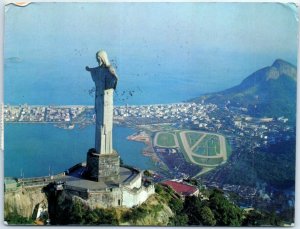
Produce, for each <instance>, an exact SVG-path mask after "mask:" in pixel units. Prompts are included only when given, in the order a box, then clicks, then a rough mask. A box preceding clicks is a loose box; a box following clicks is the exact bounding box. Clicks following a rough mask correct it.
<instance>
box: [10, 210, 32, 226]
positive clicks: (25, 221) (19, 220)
mask: <svg viewBox="0 0 300 229" xmlns="http://www.w3.org/2000/svg"><path fill="white" fill-rule="evenodd" d="M5 221H6V222H7V223H8V224H10V225H31V224H33V222H34V220H32V219H31V218H26V217H23V216H20V215H19V214H18V213H17V212H16V211H14V212H12V213H9V214H8V215H7V216H6V217H5Z"/></svg>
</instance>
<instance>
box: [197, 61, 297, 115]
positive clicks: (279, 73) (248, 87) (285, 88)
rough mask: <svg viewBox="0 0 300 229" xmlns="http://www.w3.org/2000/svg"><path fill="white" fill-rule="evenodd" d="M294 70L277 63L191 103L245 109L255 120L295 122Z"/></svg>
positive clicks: (294, 68) (295, 81)
mask: <svg viewBox="0 0 300 229" xmlns="http://www.w3.org/2000/svg"><path fill="white" fill-rule="evenodd" d="M296 89H297V68H296V67H295V66H294V65H292V64H290V63H288V62H286V61H284V60H280V59H277V60H276V61H275V62H274V63H273V64H272V65H271V66H269V67H265V68H262V69H260V70H258V71H256V72H254V73H253V74H251V75H250V76H248V77H247V78H246V79H244V80H243V81H242V82H241V83H240V84H239V85H237V86H234V87H232V88H229V89H227V90H224V91H221V92H217V93H210V94H206V95H203V96H200V97H198V98H195V99H192V100H191V101H194V102H201V101H202V100H204V101H205V102H209V103H215V104H218V105H225V104H226V105H227V106H233V107H244V108H247V112H248V114H250V115H252V116H255V117H280V116H285V117H288V118H289V119H290V120H291V121H295V118H296V117H295V116H296V115H295V114H296V94H297V93H296V92H297V91H296Z"/></svg>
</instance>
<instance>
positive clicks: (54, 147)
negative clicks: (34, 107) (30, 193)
mask: <svg viewBox="0 0 300 229" xmlns="http://www.w3.org/2000/svg"><path fill="white" fill-rule="evenodd" d="M4 131H5V138H4V147H5V149H4V165H5V166H4V176H6V177H7V176H13V177H20V176H21V173H22V174H23V175H24V177H33V176H46V175H49V173H50V174H56V173H59V172H62V171H65V170H66V169H68V168H69V167H71V166H73V165H74V164H76V163H79V162H82V161H85V160H86V152H87V151H88V149H90V148H92V147H93V144H94V142H93V141H94V126H88V127H86V128H84V129H76V128H75V129H73V130H65V129H60V128H57V127H54V126H53V125H52V124H21V123H6V124H5V129H4ZM134 132H135V130H133V129H130V128H127V127H120V126H115V127H114V132H113V139H114V142H113V146H114V149H116V150H117V152H118V153H119V155H120V156H121V158H122V160H123V162H124V163H125V164H127V165H131V166H134V167H137V168H140V169H153V168H154V164H153V162H152V161H151V159H150V158H149V157H145V156H143V154H142V150H143V148H144V144H143V143H140V142H132V141H128V140H127V139H126V137H127V136H129V135H131V134H133V133H134Z"/></svg>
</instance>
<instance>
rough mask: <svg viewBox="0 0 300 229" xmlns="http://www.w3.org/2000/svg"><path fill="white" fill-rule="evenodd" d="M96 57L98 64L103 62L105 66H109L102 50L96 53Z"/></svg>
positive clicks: (105, 54)
mask: <svg viewBox="0 0 300 229" xmlns="http://www.w3.org/2000/svg"><path fill="white" fill-rule="evenodd" d="M96 58H97V61H98V63H99V65H102V64H104V66H105V67H108V66H110V62H109V59H108V57H107V53H106V52H105V51H104V50H100V51H98V52H97V53H96Z"/></svg>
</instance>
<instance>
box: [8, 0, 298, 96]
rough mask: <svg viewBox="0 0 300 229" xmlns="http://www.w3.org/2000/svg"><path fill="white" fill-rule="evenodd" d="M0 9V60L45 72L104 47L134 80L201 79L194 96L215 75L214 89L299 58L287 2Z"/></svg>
mask: <svg viewBox="0 0 300 229" xmlns="http://www.w3.org/2000/svg"><path fill="white" fill-rule="evenodd" d="M5 11H6V15H5V36H4V39H5V58H9V57H20V58H21V59H22V60H26V61H29V62H30V61H31V62H32V63H36V64H39V65H42V66H44V69H47V70H48V73H49V71H51V69H52V68H54V67H55V66H58V65H60V66H61V65H64V64H65V68H72V67H74V68H76V67H78V66H79V65H82V66H85V65H89V66H95V65H96V61H95V53H96V51H98V50H99V49H104V50H106V51H107V52H108V54H109V56H110V58H112V59H113V60H114V61H115V63H116V64H117V66H118V73H120V75H121V76H124V77H127V78H126V79H128V80H130V79H131V80H132V82H133V81H134V79H133V78H130V77H131V76H132V75H133V74H135V73H136V74H137V75H138V76H139V77H141V78H142V79H145V80H147V79H151V80H154V79H156V77H157V76H163V75H164V74H166V75H168V77H172V75H173V74H174V75H175V73H176V74H177V75H178V74H179V75H182V77H183V75H184V77H191V78H193V79H195V78H196V77H197V78H198V79H199V82H194V81H193V82H191V85H188V86H187V87H189V86H191V87H192V86H193V85H199V86H197V88H196V89H197V90H198V91H199V92H197V93H198V94H199V93H202V92H207V90H208V88H212V87H207V85H209V84H211V85H213V84H215V82H216V81H217V80H218V79H219V78H220V77H222V78H224V77H226V82H223V83H222V86H220V87H216V88H215V90H220V89H225V88H228V87H229V86H233V85H235V84H237V83H239V82H240V81H241V80H242V79H244V78H245V77H247V76H248V75H249V74H251V73H252V72H253V71H256V70H258V69H259V68H262V67H265V66H269V65H271V64H272V62H273V61H274V60H275V59H276V58H282V59H285V60H287V61H289V62H291V63H293V64H296V63H297V33H298V18H297V9H296V7H295V6H294V5H293V4H278V3H33V4H30V5H28V6H27V7H23V8H22V7H16V6H13V5H9V6H7V7H6V9H5ZM77 71H82V72H81V73H80V74H82V75H83V74H86V73H85V72H84V67H80V69H79V68H78V70H77ZM70 74H72V73H71V69H70ZM147 74H148V75H147ZM78 77H81V76H79V75H78ZM176 77H177V76H176ZM178 77H180V76H178ZM178 77H177V78H178ZM177 78H176V79H177ZM203 78H205V79H206V81H205V82H206V83H205V84H203V83H201V82H200V80H201V79H203ZM196 89H195V90H196ZM187 90H188V89H187ZM191 90H192V89H191ZM205 90H206V91H205ZM210 90H213V89H210Z"/></svg>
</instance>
